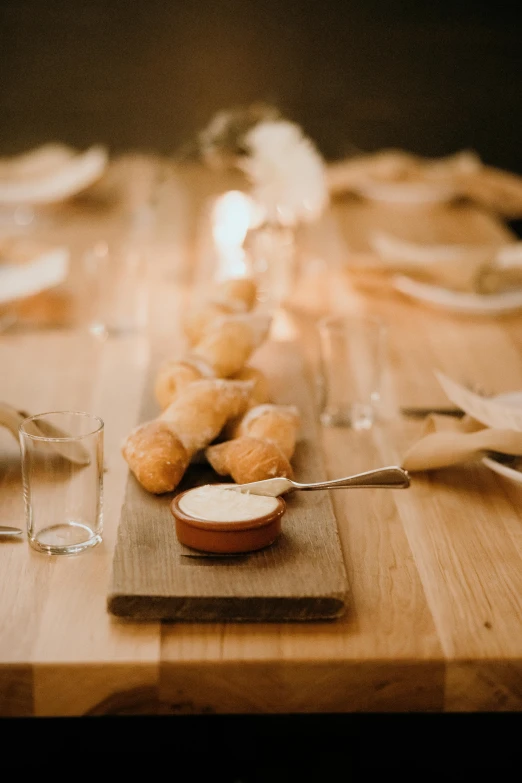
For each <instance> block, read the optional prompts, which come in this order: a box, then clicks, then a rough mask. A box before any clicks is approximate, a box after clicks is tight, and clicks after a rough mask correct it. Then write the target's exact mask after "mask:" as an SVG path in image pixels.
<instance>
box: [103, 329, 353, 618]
mask: <svg viewBox="0 0 522 783" xmlns="http://www.w3.org/2000/svg"><path fill="white" fill-rule="evenodd" d="M252 364H255V365H256V366H257V367H259V368H260V369H262V370H263V371H264V372H265V373H266V375H267V376H268V378H269V382H270V388H271V393H272V400H273V401H274V402H277V403H281V404H295V405H297V406H298V408H299V410H300V412H301V415H302V419H303V422H302V428H301V432H300V436H299V440H298V443H297V446H296V451H295V454H294V457H293V459H292V464H293V466H294V469H295V476H296V479H297V480H298V481H322V480H323V479H324V478H325V471H324V465H323V460H322V456H321V448H320V443H319V434H320V433H319V430H318V425H317V416H316V412H315V405H314V397H313V395H312V393H311V388H310V383H309V381H308V380H307V378H306V373H305V369H304V364H303V360H302V358H301V356H300V353H299V350H298V348H297V347H296V345H295V344H293V343H287V342H275V341H268V342H267V343H265V344H264V345H263V346H262V348H260V349H259V350H258V352H257V353H256V355H255V357H254V358H253V361H252ZM154 369H155V367H154V363H153V364H152V365H151V372H150V383H149V385H148V388H147V389H146V391H145V397H144V402H143V406H142V410H141V416H140V421H146V420H148V419H151V418H154V417H155V416H157V415H158V406H157V403H156V402H155V401H154V397H153V394H152V381H153V378H154ZM225 480H227V481H230V479H224V478H223V477H220V476H217V474H216V473H214V471H213V470H212V469H211V468H210V466H209V465H208V464H199V465H198V464H193V465H191V466H190V467H189V469H188V470H187V472H186V474H185V476H184V478H183V481H182V483H181V484H180V485H179V486H178V487H177V489H176V491H175V492H173V493H169V494H166V495H161V496H156V495H151V494H149V493H148V492H146V491H145V490H144V489H143V488H142V487H141V486H140V485H139V484H138V482H137V481H136V480H135V478H134V476H133V475H132V474H131V473H129V478H128V482H127V487H126V493H125V501H124V504H123V508H122V513H121V518H120V522H119V528H118V536H117V542H116V548H115V552H114V559H113V569H112V582H111V586H110V590H109V595H108V599H107V608H108V610H109V612H110V613H112V614H114V615H117V616H119V617H126V618H132V619H135V620H177V621H227V620H228V621H235V622H236V621H249V622H256V621H259V622H268V621H285V620H299V621H306V620H308V621H310V620H327V619H334V618H337V617H339V616H341V615H342V614H343V613H344V611H345V606H346V598H347V593H348V585H347V577H346V571H345V566H344V560H343V556H342V550H341V543H340V539H339V534H338V529H337V523H336V519H335V516H334V513H333V507H332V503H331V499H330V497H329V493H328V492H296V493H293V494H290V495H288V496H287V498H286V500H287V511H286V513H285V515H284V517H283V521H282V533H281V536H280V537H279V538H278V539H277V541H276V542H275V543H274V544H272V545H271V546H270V547H268V548H266V549H264V550H260V551H258V552H254V553H251V554H247V555H240V556H237V555H236V556H228V557H227V556H206V555H204V554H200V553H197V552H195V551H193V550H190V549H188V548H186V547H184V546H183V545H182V544H180V543H179V541H178V540H177V537H176V533H175V528H174V520H173V517H172V515H171V512H170V508H169V506H170V502H171V500H172V498H173V497H174V495H175V494H177V493H178V492H181V491H182V490H183V489H187V488H189V487H192V486H197V485H201V484H207V483H215V482H222V481H225Z"/></svg>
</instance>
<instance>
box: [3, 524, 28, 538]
mask: <svg viewBox="0 0 522 783" xmlns="http://www.w3.org/2000/svg"><path fill="white" fill-rule="evenodd" d="M22 532H23V531H22V530H20V528H19V527H10V526H9V525H0V538H3V537H6V538H13V537H14V536H21V535H22Z"/></svg>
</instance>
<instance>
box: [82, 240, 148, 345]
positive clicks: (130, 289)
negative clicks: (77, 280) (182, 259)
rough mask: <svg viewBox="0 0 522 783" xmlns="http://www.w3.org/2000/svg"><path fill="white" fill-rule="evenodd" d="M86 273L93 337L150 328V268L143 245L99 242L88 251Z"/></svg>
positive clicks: (84, 264) (85, 258) (89, 318)
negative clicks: (148, 326)
mask: <svg viewBox="0 0 522 783" xmlns="http://www.w3.org/2000/svg"><path fill="white" fill-rule="evenodd" d="M83 271H84V282H85V286H86V290H85V294H86V296H87V298H88V306H89V313H88V315H87V320H88V328H89V331H90V332H91V333H92V334H94V335H96V336H98V337H107V336H111V335H125V334H133V333H137V332H142V331H144V330H145V329H146V327H147V324H148V316H149V268H148V259H147V253H146V251H145V248H144V247H143V246H142V245H140V244H139V243H136V244H135V245H134V244H132V243H130V242H129V243H115V244H109V243H107V242H99V243H97V244H96V245H95V246H94V247H92V248H91V249H89V250H88V251H87V252H86V254H85V256H84V263H83Z"/></svg>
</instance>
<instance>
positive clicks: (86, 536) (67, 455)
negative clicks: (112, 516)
mask: <svg viewBox="0 0 522 783" xmlns="http://www.w3.org/2000/svg"><path fill="white" fill-rule="evenodd" d="M103 433H104V423H103V421H102V419H100V418H99V417H98V416H93V415H91V414H89V413H84V412H82V411H56V412H49V413H40V414H36V415H34V416H30V417H28V418H26V419H24V421H23V422H22V423H21V424H20V428H19V438H20V448H21V455H22V479H23V493H24V504H25V518H26V526H27V537H28V541H29V544H30V546H31V547H32V548H33V549H35V550H36V551H38V552H43V553H46V554H50V555H62V554H65V555H70V554H76V553H79V552H83V551H84V550H85V549H90V548H91V547H93V546H96V544H99V543H100V542H101V540H102V530H103Z"/></svg>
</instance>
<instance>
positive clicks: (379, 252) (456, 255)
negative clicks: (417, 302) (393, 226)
mask: <svg viewBox="0 0 522 783" xmlns="http://www.w3.org/2000/svg"><path fill="white" fill-rule="evenodd" d="M369 243H370V246H371V248H372V250H373V251H374V254H375V255H374V257H373V259H371V260H370V261H368V260H367V259H366V260H365V266H366V269H367V270H368V269H372V268H373V269H374V270H379V271H383V272H386V273H392V274H394V275H395V274H404V275H408V276H409V277H413V278H415V279H417V280H420V281H421V282H425V283H429V284H432V285H439V286H442V287H444V288H448V289H452V290H455V291H462V292H465V291H466V292H474V293H484V294H490V293H498V292H500V291H502V290H507V289H509V288H513V287H519V286H520V285H522V241H515V242H500V241H498V242H496V243H493V242H492V243H490V244H484V245H468V244H459V243H455V244H419V243H415V242H410V241H407V240H404V239H400V238H398V237H394V236H392V235H390V234H388V233H386V232H383V231H377V232H374V233H373V234H372V235H371V236H370V237H369Z"/></svg>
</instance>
